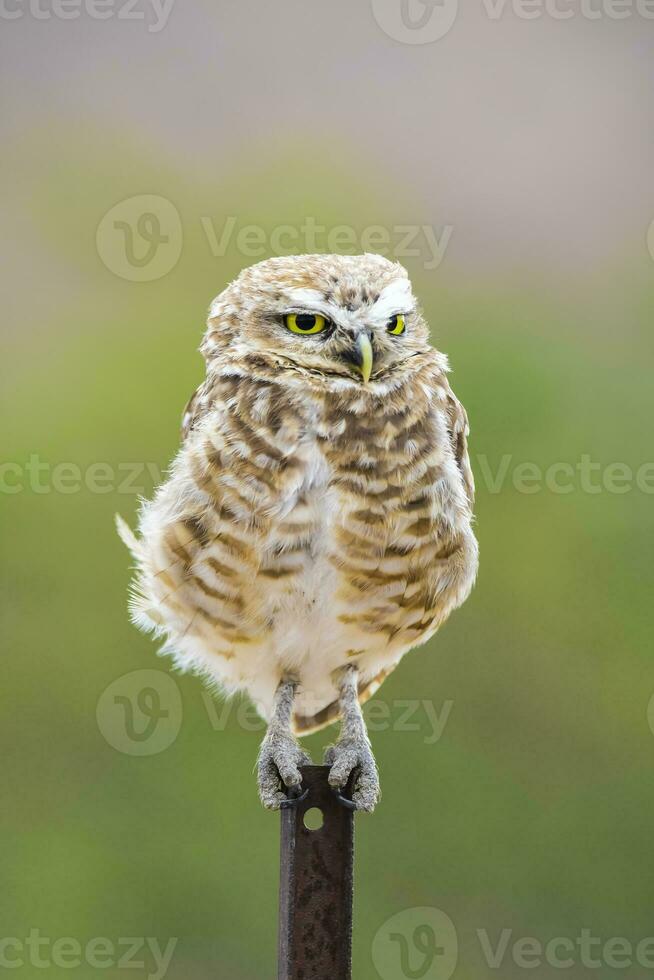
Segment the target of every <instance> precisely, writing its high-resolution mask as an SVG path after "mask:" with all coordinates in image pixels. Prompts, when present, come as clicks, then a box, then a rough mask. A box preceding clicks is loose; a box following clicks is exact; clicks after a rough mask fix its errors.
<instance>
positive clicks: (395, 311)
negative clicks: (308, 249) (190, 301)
mask: <svg viewBox="0 0 654 980" xmlns="http://www.w3.org/2000/svg"><path fill="white" fill-rule="evenodd" d="M427 337H428V330H427V326H426V324H425V322H424V320H423V318H422V316H421V315H420V313H419V311H418V309H417V306H416V301H415V299H414V297H413V294H412V292H411V283H410V282H409V279H408V276H407V273H406V270H405V269H404V268H403V267H402V266H401V265H399V264H397V263H393V262H389V261H388V260H387V259H385V258H382V257H381V256H379V255H369V254H366V255H297V256H288V257H280V258H273V259H268V260H266V261H265V262H260V263H258V264H257V265H255V266H252V267H251V268H249V269H245V270H244V271H243V272H242V273H241V275H240V276H239V277H238V278H237V279H236V280H235V281H234V282H233V283H232V284H231V285H230V286H228V288H227V289H226V290H225V291H224V292H223V293H221V294H220V296H218V298H217V299H216V300H214V302H213V303H212V306H211V311H210V316H209V329H208V331H207V334H206V336H205V340H204V342H203V346H202V350H203V353H204V354H205V356H206V357H207V360H208V362H209V364H211V362H212V360H213V359H214V358H216V357H218V358H220V357H221V356H224V355H225V354H226V353H229V354H230V355H235V356H243V355H248V354H256V355H257V356H258V357H263V358H264V359H267V360H269V361H270V364H271V366H274V365H275V364H281V365H283V366H284V367H291V368H292V367H296V368H297V369H301V370H304V371H307V370H308V371H311V372H312V373H319V374H321V375H323V376H325V377H327V378H330V377H334V378H339V379H343V378H345V379H350V380H351V381H353V382H355V383H358V384H367V383H368V382H369V381H372V382H374V381H375V379H378V378H384V377H387V376H388V375H389V374H391V373H392V372H393V370H394V369H397V368H398V367H399V366H400V365H402V364H404V363H405V362H406V360H407V359H408V358H410V357H412V356H413V355H414V354H418V353H421V352H422V351H424V350H426V349H427V348H428V343H427Z"/></svg>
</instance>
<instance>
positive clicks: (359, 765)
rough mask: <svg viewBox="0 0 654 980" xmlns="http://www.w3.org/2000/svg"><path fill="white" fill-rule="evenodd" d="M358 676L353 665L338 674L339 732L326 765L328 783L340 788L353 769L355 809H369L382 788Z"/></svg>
mask: <svg viewBox="0 0 654 980" xmlns="http://www.w3.org/2000/svg"><path fill="white" fill-rule="evenodd" d="M358 678H359V672H358V671H357V669H356V667H348V668H346V669H345V670H344V671H343V673H342V674H341V678H340V684H339V692H340V697H339V702H340V707H341V716H342V719H343V720H342V722H341V733H340V735H339V737H338V741H337V743H336V745H330V747H329V748H328V749H327V752H326V754H325V765H328V766H331V767H332V768H331V772H330V774H329V783H330V785H331V786H332V787H333V788H334V789H343V788H344V787H345V786H346V785H347V782H348V780H349V778H350V776H351V775H352V773H354V784H353V791H352V801H353V803H355V804H356V807H357V810H367V811H368V813H372V811H373V810H374V809H375V807H376V805H377V803H378V802H379V798H380V796H381V790H380V788H379V774H378V772H377V765H376V763H375V757H374V756H373V754H372V748H371V745H370V739H369V738H368V732H367V731H366V723H365V721H364V720H363V714H362V713H361V705H360V704H359V684H358Z"/></svg>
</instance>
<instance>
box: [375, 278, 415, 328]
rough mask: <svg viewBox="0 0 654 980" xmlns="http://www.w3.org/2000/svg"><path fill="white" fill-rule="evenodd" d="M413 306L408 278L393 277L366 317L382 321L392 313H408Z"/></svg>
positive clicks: (413, 301)
mask: <svg viewBox="0 0 654 980" xmlns="http://www.w3.org/2000/svg"><path fill="white" fill-rule="evenodd" d="M414 306H415V300H414V298H413V294H412V292H411V283H410V282H409V280H408V279H394V280H393V282H389V284H388V285H387V286H384V288H383V289H382V291H381V293H380V294H379V299H378V300H377V302H376V303H375V304H374V305H373V307H372V308H371V310H370V314H369V317H368V319H370V320H373V321H378V322H384V321H386V320H388V318H389V317H390V316H391V315H392V314H393V313H408V312H409V311H410V310H412V309H413V307H414Z"/></svg>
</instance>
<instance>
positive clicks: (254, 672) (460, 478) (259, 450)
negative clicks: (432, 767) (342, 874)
mask: <svg viewBox="0 0 654 980" xmlns="http://www.w3.org/2000/svg"><path fill="white" fill-rule="evenodd" d="M201 351H202V353H203V355H204V357H205V359H206V364H207V376H206V380H205V381H204V382H203V383H202V384H201V385H200V387H199V388H198V390H197V391H196V393H195V394H194V395H193V397H192V398H191V401H190V402H189V404H188V406H187V408H186V412H185V414H184V419H183V426H182V447H181V449H180V451H179V453H178V455H177V457H176V459H175V461H174V462H173V464H172V468H171V471H170V476H169V478H168V480H167V481H166V482H165V483H164V484H163V486H161V487H160V488H159V490H158V491H157V493H156V495H155V497H154V500H152V501H150V502H147V503H145V504H144V505H143V507H142V510H141V514H140V522H139V532H140V533H139V538H138V540H137V539H136V538H135V537H134V536H133V535H132V534H131V532H130V531H129V530H128V529H127V528H126V527H125V525H121V533H122V535H123V537H124V538H125V539H126V541H127V543H128V544H129V545H130V547H131V548H132V550H133V553H134V556H135V558H136V560H137V563H138V575H137V578H136V581H135V584H134V595H133V598H132V604H131V609H132V615H133V618H134V620H135V622H136V623H137V624H138V625H139V626H141V627H143V628H144V629H148V630H154V632H155V633H156V634H158V635H161V636H163V637H165V641H166V642H165V646H164V651H165V652H168V653H170V654H172V656H173V657H174V659H175V662H176V664H177V665H178V666H180V667H182V668H186V669H191V670H193V671H196V672H198V673H200V674H203V675H204V676H205V677H206V678H208V679H209V681H210V682H211V683H213V684H214V685H215V686H217V687H218V688H220V690H221V691H223V692H226V693H228V694H231V693H234V692H237V691H246V692H247V693H248V694H249V696H250V697H251V698H252V700H253V701H254V703H255V705H256V706H257V708H258V710H259V711H260V713H261V714H262V716H263V717H264V718H265V719H266V721H267V722H268V732H267V734H266V737H265V739H264V741H263V744H262V747H261V752H260V755H259V767H258V772H259V790H260V795H261V798H262V801H263V803H264V804H265V805H266V806H268V807H270V808H277V807H279V806H280V805H282V804H283V803H284V801H285V800H286V799H287V794H286V792H285V788H288V789H289V790H291V791H292V792H295V793H297V792H298V787H299V786H300V783H301V774H300V771H299V768H298V767H299V766H300V765H302V764H304V763H308V762H310V759H309V758H308V756H307V755H306V754H305V753H304V752H303V751H302V749H301V748H300V746H299V744H298V742H297V741H296V737H295V736H297V735H303V734H306V733H308V732H312V731H316V730H317V729H319V728H322V727H323V726H324V725H327V724H329V723H330V722H332V721H334V720H335V719H337V718H339V717H340V718H341V719H342V727H341V733H340V736H339V738H338V741H337V743H336V745H335V746H331V747H330V748H329V749H328V754H327V756H326V760H325V761H326V763H327V764H328V765H330V766H331V773H330V782H331V784H332V786H333V787H334V788H335V789H336V790H339V789H343V787H344V786H345V785H346V784H347V783H348V780H349V778H350V776H352V777H353V783H352V785H353V794H352V799H353V801H354V803H355V804H356V806H357V807H358V808H359V809H363V810H372V809H373V808H374V806H375V804H376V802H377V800H378V797H379V781H378V776H377V769H376V765H375V761H374V758H373V755H372V751H371V747H370V742H369V740H368V737H367V733H366V729H365V725H364V721H363V717H362V714H361V708H360V705H361V703H363V702H364V701H365V700H366V699H367V698H369V697H370V696H371V695H372V694H373V693H374V692H375V691H376V690H377V689H378V688H379V686H380V684H381V683H382V681H383V680H384V678H386V677H387V676H388V675H389V674H390V672H391V671H392V670H393V669H394V668H395V667H396V666H397V664H398V663H399V661H400V660H401V658H402V657H403V656H404V654H405V653H407V651H408V650H410V649H411V648H412V647H415V646H417V645H418V644H421V643H424V642H425V641H426V640H428V639H429V637H431V636H432V635H433V634H434V633H435V631H436V630H437V629H438V627H439V626H440V624H441V623H443V622H444V620H445V619H446V618H447V616H448V615H449V613H450V612H451V611H452V610H453V609H455V608H456V607H457V606H459V605H460V604H461V603H462V602H463V601H464V600H465V599H466V597H467V596H468V594H469V592H470V590H471V588H472V585H473V581H474V578H475V574H476V571H477V543H476V540H475V537H474V535H473V532H472V528H471V522H472V503H473V478H472V473H471V470H470V464H469V460H468V451H467V433H468V424H467V418H466V413H465V411H464V409H463V407H462V406H461V404H460V402H458V401H457V399H456V398H455V396H454V394H453V393H452V389H451V388H450V385H449V383H448V381H447V376H446V372H447V370H448V365H447V359H446V357H445V356H444V355H443V354H441V353H439V352H438V351H436V350H434V349H433V348H432V347H430V346H429V344H428V329H427V325H426V323H425V321H424V319H423V317H422V315H421V313H420V311H419V309H418V307H417V305H416V301H415V299H414V297H413V295H412V291H411V284H410V282H409V279H408V277H407V273H406V271H405V270H404V269H403V268H402V266H400V265H398V264H395V263H393V262H390V261H388V260H387V259H384V258H382V257H380V256H377V255H357V256H349V255H348V256H346V255H300V256H292V257H282V258H273V259H268V260H267V261H265V262H260V263H259V264H258V265H255V266H253V267H252V268H249V269H246V270H244V271H243V272H242V273H241V275H240V276H239V277H238V278H237V279H236V280H235V281H234V282H233V283H232V284H231V285H230V286H228V287H227V289H225V291H224V292H223V293H221V294H220V296H218V298H217V299H216V300H214V302H213V303H212V305H211V309H210V314H209V320H208V329H207V332H206V334H205V337H204V340H203V342H202V346H201Z"/></svg>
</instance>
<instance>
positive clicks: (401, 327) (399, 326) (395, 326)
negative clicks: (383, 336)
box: [386, 313, 406, 337]
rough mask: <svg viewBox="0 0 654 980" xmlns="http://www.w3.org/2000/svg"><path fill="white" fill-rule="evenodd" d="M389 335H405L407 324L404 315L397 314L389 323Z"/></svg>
mask: <svg viewBox="0 0 654 980" xmlns="http://www.w3.org/2000/svg"><path fill="white" fill-rule="evenodd" d="M386 329H387V330H388V332H389V333H392V334H394V335H395V336H396V337H399V335H400V334H401V333H404V331H405V329H406V324H405V323H404V315H403V314H402V313H396V314H395V316H392V317H391V318H390V320H389V321H388V324H387V328H386Z"/></svg>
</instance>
